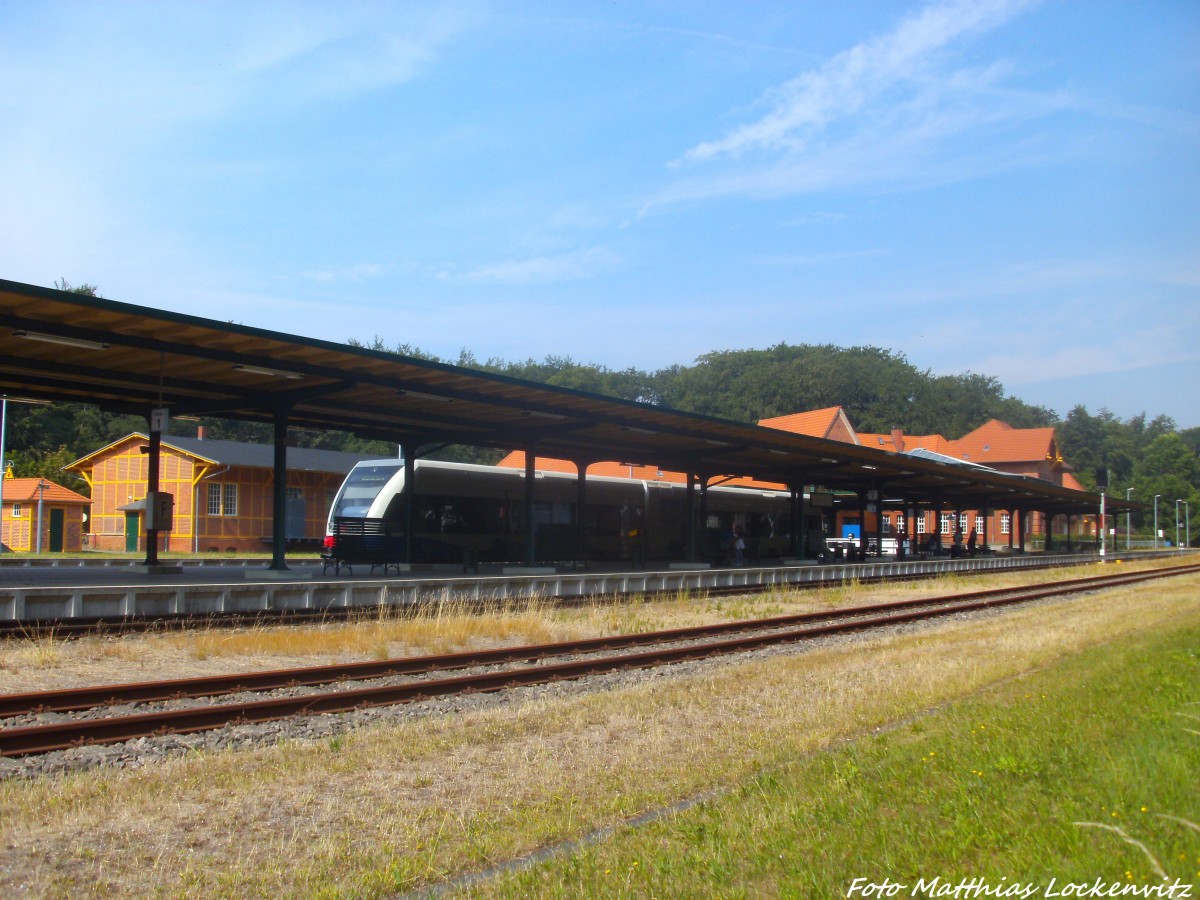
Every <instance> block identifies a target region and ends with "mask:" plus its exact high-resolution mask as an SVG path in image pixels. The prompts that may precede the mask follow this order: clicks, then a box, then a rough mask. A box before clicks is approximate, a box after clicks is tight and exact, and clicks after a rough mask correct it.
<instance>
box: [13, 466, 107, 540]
mask: <svg viewBox="0 0 1200 900" xmlns="http://www.w3.org/2000/svg"><path fill="white" fill-rule="evenodd" d="M0 484H3V490H2V493H3V503H2V504H0V543H3V544H4V550H5V552H12V553H33V552H35V551H36V550H37V549H38V548H39V547H40V548H41V549H42V550H43V551H45V552H47V553H63V552H66V553H70V552H72V551H77V550H81V549H83V530H84V516H85V514H86V511H87V508H88V506H89V505H90V504H91V501H90V500H88V498H87V497H84V496H83V495H82V494H77V493H75V491H73V490H71V489H70V488H66V487H63V486H62V485H61V484H55V483H54V482H53V481H50V480H48V479H46V478H10V477H6V478H4V479H3V481H2V482H0ZM39 528H40V530H41V541H40V542H39V540H38V530H39Z"/></svg>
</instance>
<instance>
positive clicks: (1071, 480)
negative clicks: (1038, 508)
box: [1062, 472, 1087, 491]
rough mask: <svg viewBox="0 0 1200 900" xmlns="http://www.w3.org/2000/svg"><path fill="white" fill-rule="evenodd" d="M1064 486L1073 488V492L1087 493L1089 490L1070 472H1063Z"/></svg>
mask: <svg viewBox="0 0 1200 900" xmlns="http://www.w3.org/2000/svg"><path fill="white" fill-rule="evenodd" d="M1062 486H1063V487H1065V488H1071V489H1072V490H1076V491H1086V490H1087V488H1085V487H1084V486H1083V485H1082V484H1081V483H1080V481H1079V479H1078V478H1076V477H1075V476H1074V475H1072V474H1071V473H1070V472H1063V480H1062Z"/></svg>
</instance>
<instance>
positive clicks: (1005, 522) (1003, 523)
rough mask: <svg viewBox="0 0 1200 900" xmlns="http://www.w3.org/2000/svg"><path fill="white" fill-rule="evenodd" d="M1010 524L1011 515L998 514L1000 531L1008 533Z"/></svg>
mask: <svg viewBox="0 0 1200 900" xmlns="http://www.w3.org/2000/svg"><path fill="white" fill-rule="evenodd" d="M1011 525H1012V517H1011V516H1010V515H1009V514H1008V513H1001V514H1000V533H1001V534H1008V532H1009V527H1010V526H1011Z"/></svg>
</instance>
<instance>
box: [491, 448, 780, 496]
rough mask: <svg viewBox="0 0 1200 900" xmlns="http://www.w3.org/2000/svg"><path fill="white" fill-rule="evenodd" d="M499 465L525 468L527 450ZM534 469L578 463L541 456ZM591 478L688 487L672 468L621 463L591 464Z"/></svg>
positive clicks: (762, 484) (744, 483)
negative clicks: (624, 479) (660, 482)
mask: <svg viewBox="0 0 1200 900" xmlns="http://www.w3.org/2000/svg"><path fill="white" fill-rule="evenodd" d="M496 465H497V466H502V467H503V468H506V469H524V468H525V451H524V450H514V451H513V452H512V453H510V454H508V456H506V457H504V459H502V460H500V462H498V463H496ZM533 467H534V468H535V469H536V470H537V471H539V472H564V473H566V474H568V475H574V474H575V464H574V463H573V462H570V461H569V460H565V459H548V458H547V457H545V456H539V457H537V458H536V459H535V460H534V463H533ZM587 474H588V477H593V476H598V477H601V478H630V479H632V480H634V481H663V482H670V483H672V484H687V475H686V474H685V473H683V472H672V471H670V470H669V469H659V468H657V467H656V466H631V465H629V464H628V463H620V462H597V463H592V464H591V465H590V466H588V468H587ZM721 484H722V485H724V486H726V487H748V488H758V489H759V490H778V491H782V490H786V488H785V487H784V486H783V485H779V484H773V483H770V482H766V481H755V480H754V479H753V478H730V479H728V480H724V481H722V482H721Z"/></svg>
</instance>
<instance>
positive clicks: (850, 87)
mask: <svg viewBox="0 0 1200 900" xmlns="http://www.w3.org/2000/svg"><path fill="white" fill-rule="evenodd" d="M1035 2H1036V0H952V2H940V3H935V4H933V5H930V6H928V7H926V8H925V9H923V10H922V11H920V12H919V13H916V14H914V15H912V16H910V17H908V18H906V19H904V20H903V21H902V22H901V23H900V24H899V25H898V26H897V27H896V29H895V30H893V31H892V32H890V33H888V34H885V35H883V36H880V37H876V38H873V39H870V40H867V41H864V42H862V43H860V44H857V45H856V46H854V47H852V48H850V49H849V50H846V51H844V52H842V53H839V54H837V55H836V56H834V57H833V58H832V59H830V60H829V61H828V62H826V63H825V64H824V65H822V66H820V67H818V68H816V69H813V70H810V71H808V72H804V73H803V74H801V75H799V76H798V77H796V78H794V79H793V80H791V81H789V82H787V83H786V84H783V85H782V86H780V87H778V88H775V89H772V90H771V91H769V92H767V93H766V94H765V95H764V96H763V97H762V98H760V100H759V101H758V103H757V104H756V106H758V107H760V108H764V107H765V108H766V112H765V113H764V114H762V115H761V116H760V117H759V118H758V119H756V120H755V121H752V122H748V123H746V124H744V125H740V126H738V127H737V128H735V129H733V130H732V131H731V132H730V133H728V134H727V135H725V136H724V137H721V138H718V139H714V140H710V141H705V142H703V143H700V144H697V145H696V146H694V147H692V148H691V149H690V150H688V151H687V152H686V153H685V154H684V155H683V156H682V157H681V158H680V159H678V160H676V161H675V162H674V163H672V168H673V169H675V170H676V171H677V172H679V174H680V180H679V181H678V182H676V184H675V185H673V186H672V187H670V188H668V189H667V190H666V191H665V192H664V194H663V196H662V197H660V198H659V199H658V201H657V202H672V201H679V200H692V199H698V198H701V197H705V196H720V195H728V194H739V193H740V194H750V195H760V196H762V195H779V194H783V193H796V192H806V191H814V190H818V189H826V188H830V187H841V186H846V185H853V184H861V183H864V182H879V181H885V182H886V181H888V180H901V179H903V180H906V181H912V180H920V179H929V180H935V181H940V180H945V179H949V178H956V177H961V176H962V175H963V172H962V171H957V170H956V169H957V167H958V166H962V165H965V164H966V160H964V159H958V160H956V159H954V158H953V156H950V157H949V158H947V154H946V152H945V148H946V147H947V146H948V145H949V143H950V141H951V140H952V139H953V138H956V137H958V136H961V135H964V134H970V133H972V132H976V131H980V130H982V129H985V128H989V127H993V126H996V125H998V124H1000V123H1003V122H1008V121H1012V120H1014V119H1020V118H1029V117H1035V116H1040V115H1045V114H1047V113H1049V112H1051V111H1054V110H1058V109H1062V108H1063V107H1064V106H1066V105H1068V104H1070V103H1071V98H1069V97H1068V96H1066V95H1062V94H1045V95H1041V94H1039V95H1034V94H1031V93H1028V92H1021V91H1017V90H1013V89H1009V88H1006V87H1005V84H1006V81H1007V80H1008V79H1009V78H1010V77H1011V68H1010V66H1009V65H1008V64H1007V63H1005V62H1003V61H995V62H992V63H991V64H989V65H985V66H981V67H973V68H966V67H963V68H957V69H956V68H953V66H952V64H951V62H950V60H951V59H952V58H953V57H954V56H955V51H957V50H958V49H959V48H960V46H961V45H962V44H964V43H965V42H966V41H968V40H969V39H971V38H973V37H976V36H978V35H981V34H984V33H986V32H988V31H990V30H993V29H995V28H997V27H999V26H1000V25H1002V24H1004V23H1005V22H1006V21H1008V20H1010V19H1011V18H1013V17H1014V16H1017V15H1018V14H1020V13H1021V12H1023V11H1024V10H1025V9H1027V8H1028V7H1030V6H1031V5H1032V4H1033V3H1035ZM1009 149H1011V148H1009ZM932 159H936V160H937V165H936V166H931V165H928V162H929V161H930V160H932ZM922 161H924V162H925V163H926V165H924V166H920V165H918V163H919V162H922ZM998 165H1005V166H1007V165H1012V159H1011V156H1010V155H1009V154H1004V155H1001V154H994V155H992V156H991V157H990V158H989V156H988V154H986V153H985V154H982V156H976V155H975V154H974V153H972V154H970V168H971V170H973V171H977V170H978V169H979V168H984V169H986V168H988V167H989V166H998ZM713 167H716V168H713ZM651 205H653V204H651Z"/></svg>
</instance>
